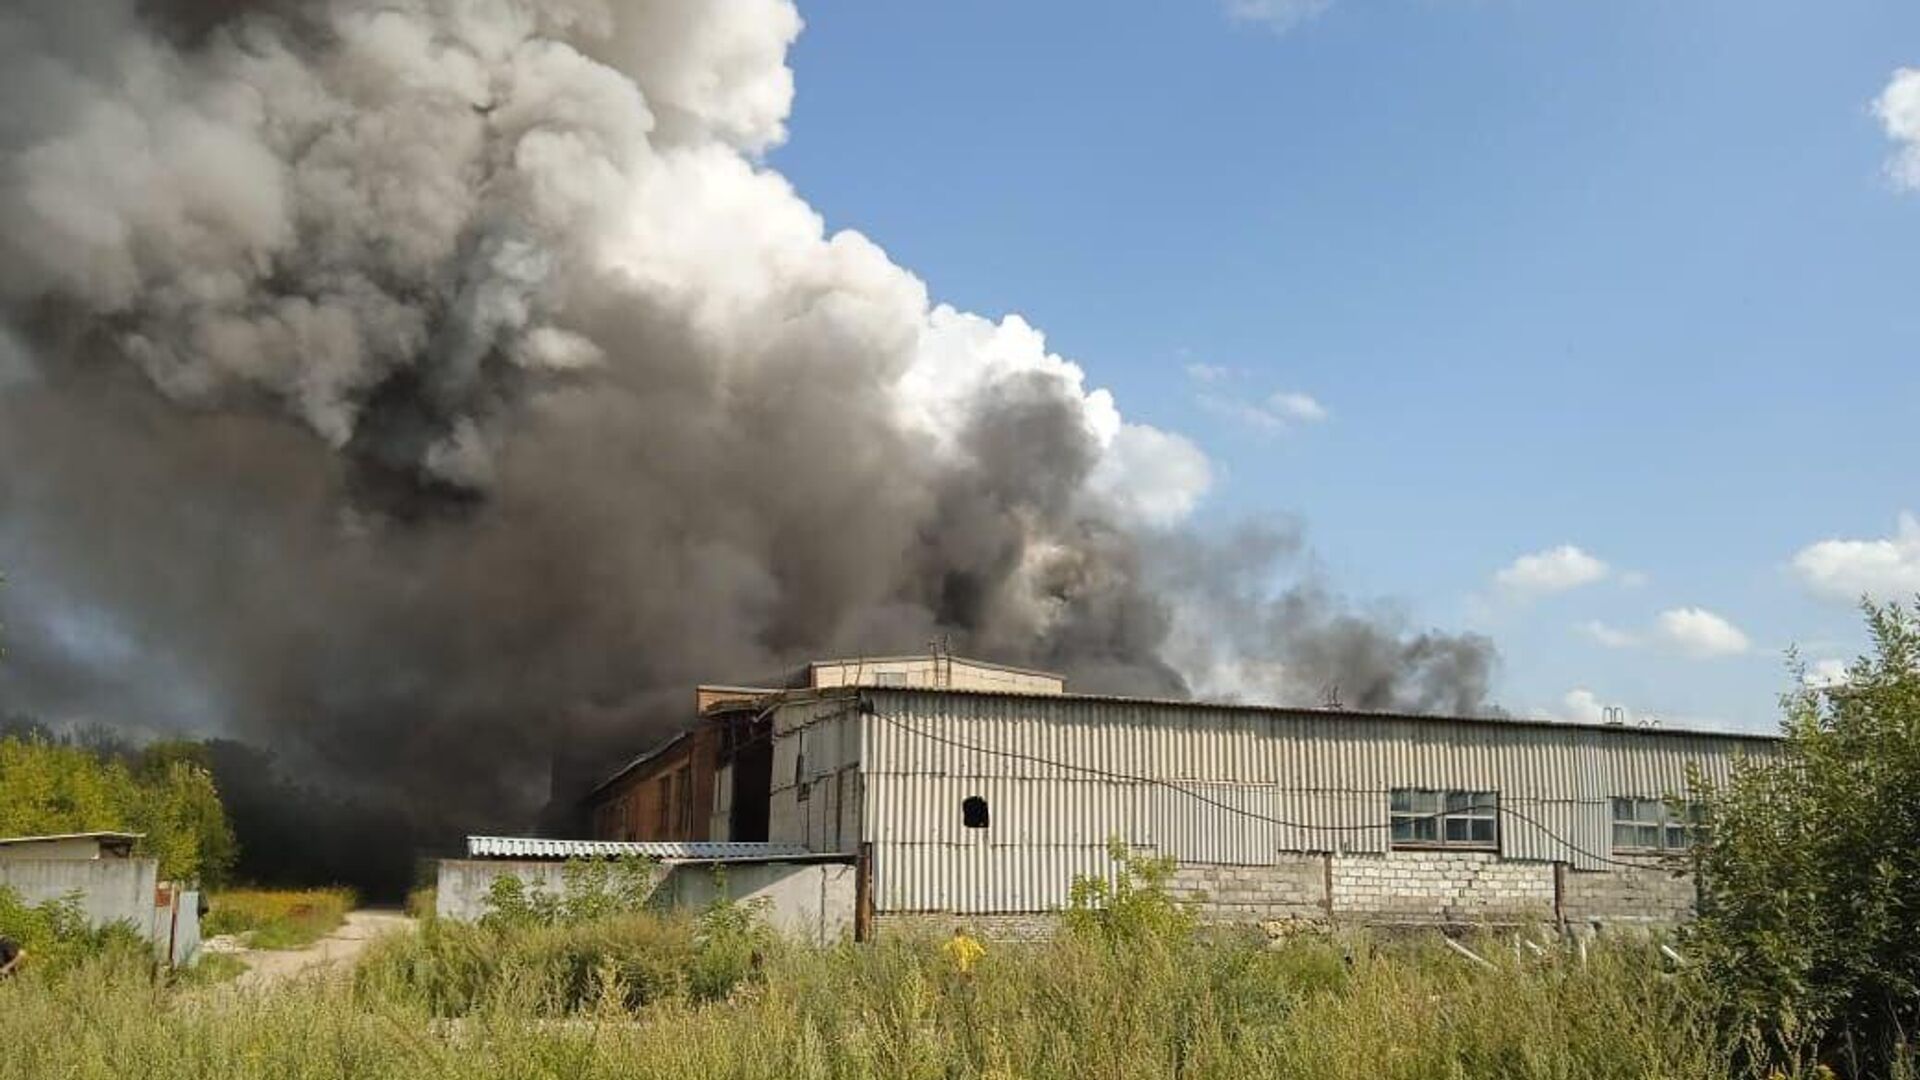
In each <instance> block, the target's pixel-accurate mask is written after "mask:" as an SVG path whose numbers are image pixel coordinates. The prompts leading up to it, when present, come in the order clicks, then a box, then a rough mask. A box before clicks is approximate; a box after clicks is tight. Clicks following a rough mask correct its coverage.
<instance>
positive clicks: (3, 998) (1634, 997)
mask: <svg viewBox="0 0 1920 1080" xmlns="http://www.w3.org/2000/svg"><path fill="white" fill-rule="evenodd" d="M705 940H706V939H703V938H702V927H701V926H700V925H699V924H697V923H694V922H690V921H687V920H672V919H667V920H662V919H655V918H652V917H650V916H644V915H641V916H628V917H623V918H621V919H618V920H612V921H610V922H607V923H601V924H592V925H589V926H581V927H567V928H541V929H531V930H513V931H501V932H493V931H481V930H478V929H476V928H467V927H455V926H452V925H448V924H436V925H433V926H430V927H428V928H426V929H425V930H424V931H423V933H422V934H421V936H420V937H419V938H418V939H417V940H412V941H408V940H394V941H390V942H387V943H383V944H382V945H380V946H379V947H378V948H376V949H375V950H374V951H373V952H372V953H371V954H370V955H369V956H367V957H366V959H365V961H364V962H363V964H362V966H361V967H360V969H359V970H358V971H357V972H356V973H355V975H354V977H353V978H351V979H344V980H343V979H335V980H325V979H315V980H309V981H304V982H298V983H294V984H291V985H287V986H284V987H281V988H277V989H271V990H265V991H260V992H251V993H249V994H247V995H231V994H229V995H219V994H213V993H207V992H200V993H193V992H187V993H182V992H180V991H169V990H166V989H163V988H159V987H156V986H155V985H154V983H153V982H152V980H151V979H150V977H149V976H148V974H147V973H146V972H145V971H142V970H139V969H137V968H135V967H132V966H129V965H126V964H124V963H117V962H114V961H104V962H100V963H98V964H96V965H94V966H92V967H90V968H87V969H85V970H82V971H80V972H78V973H76V974H74V975H71V976H69V977H65V978H52V977H47V978H41V977H34V978H29V979H23V980H17V981H15V982H14V983H13V984H12V985H0V1046H4V1047H6V1048H7V1049H6V1051H5V1052H4V1053H0V1080H14V1078H20V1080H26V1078H33V1080H39V1078H41V1077H52V1076H59V1077H74V1078H92V1077H122V1076H126V1077H131V1076H141V1077H180V1078H183V1080H184V1078H187V1077H193V1078H195V1080H200V1078H205V1077H235V1078H240V1080H251V1078H259V1080H269V1078H271V1080H282V1078H285V1077H301V1078H304V1080H333V1078H342V1080H344V1078H347V1077H356V1078H359V1077H367V1078H382V1077H417V1076H433V1077H445V1078H450V1080H466V1078H478V1077H563V1076H564V1077H609V1078H610V1077H654V1076H659V1077H676V1078H698V1077H735V1078H751V1077H793V1076H799V1077H820V1078H827V1077H834V1078H845V1077H928V1078H932V1077H951V1076H964V1077H1033V1078H1051V1077H1088V1076H1096V1077H1112V1078H1133V1077H1140V1078H1146V1077H1156V1078H1157V1077H1221V1078H1239V1077H1248V1078H1251V1077H1314V1078H1324V1080H1340V1078H1347V1077H1352V1078H1362V1077H1364V1078H1369V1080H1371V1078H1388V1080H1394V1078H1405V1080H1415V1078H1419V1080H1427V1078H1431V1077H1483V1076H1485V1077H1503V1078H1515V1080H1528V1078H1542V1080H1546V1078H1555V1080H1559V1078H1573V1077H1598V1078H1614V1077H1618V1078H1622V1080H1625V1078H1629V1077H1631V1078H1635V1080H1644V1078H1652V1077H1669V1078H1676V1080H1683V1078H1702V1080H1704V1078H1707V1077H1726V1076H1729V1075H1732V1068H1733V1067H1732V1065H1731V1064H1730V1062H1731V1058H1730V1056H1729V1054H1728V1052H1727V1048H1726V1046H1725V1044H1724V1042H1723V1041H1722V1040H1720V1039H1719V1038H1717V1037H1716V1036H1715V1035H1714V1033H1713V1031H1712V1030H1711V1028H1710V1026H1709V1025H1708V1020H1707V1017H1706V1014H1705V1012H1704V1010H1702V1009H1700V1008H1699V1007H1698V1006H1697V1004H1696V1000H1697V999H1696V998H1694V997H1693V996H1692V991H1690V989H1689V988H1688V987H1687V986H1686V984H1685V983H1684V981H1683V980H1679V979H1676V978H1673V977H1671V976H1667V975H1664V974H1663V973H1662V970H1661V969H1662V963H1661V961H1660V958H1659V957H1658V956H1657V954H1655V953H1653V952H1652V951H1650V950H1649V949H1647V948H1645V947H1642V946H1639V945H1634V944H1631V943H1618V944H1614V945H1610V946H1608V947H1605V948H1597V949H1594V950H1592V951H1591V953H1590V956H1589V959H1588V962H1587V963H1586V964H1585V965H1584V966H1583V965H1582V964H1581V963H1580V962H1579V961H1578V959H1577V958H1575V957H1573V956H1572V955H1568V954H1557V955H1554V956H1551V957H1547V958H1540V957H1534V956H1533V955H1532V954H1530V953H1529V954H1527V955H1526V956H1525V957H1523V958H1515V957H1514V956H1513V955H1512V953H1511V951H1510V950H1497V949H1488V950H1483V951H1484V952H1485V953H1486V954H1487V955H1488V956H1489V957H1490V958H1492V959H1493V960H1494V962H1495V964H1496V966H1495V967H1494V968H1493V969H1491V970H1488V969H1482V968H1479V967H1477V966H1474V965H1472V964H1470V963H1468V962H1466V961H1464V960H1462V959H1461V958H1460V957H1458V956H1455V955H1453V954H1452V953H1449V952H1447V951H1445V950H1444V949H1442V948H1440V947H1438V946H1437V944H1436V943H1434V942H1431V941H1424V942H1421V941H1415V942H1405V943H1383V942H1376V941H1373V940H1372V939H1369V938H1366V937H1364V936H1350V937H1339V938H1335V937H1310V938H1302V939H1299V940H1295V941H1292V942H1289V943H1287V944H1285V945H1283V946H1280V947H1277V948H1269V947H1266V946H1265V945H1264V943H1262V942H1258V941H1255V940H1251V939H1248V938H1245V937H1240V936H1235V935H1226V936H1214V937H1208V938H1204V939H1194V940H1191V941H1177V942H1169V941H1145V942H1118V943H1116V942H1112V941H1105V940H1089V939H1087V938H1085V937H1079V936H1073V935H1062V936H1061V937H1060V938H1058V939H1057V940H1055V941H1052V942H1049V943H1045V944H1039V945H1032V946H1013V945H991V946H989V949H988V952H987V955H986V957H985V958H984V959H982V960H981V962H980V963H979V964H978V965H976V966H975V967H974V969H973V970H972V972H971V973H970V974H968V975H966V976H962V975H960V974H959V973H957V972H956V971H955V970H953V968H952V965H951V964H950V963H949V962H948V961H947V960H946V958H945V957H944V956H943V955H942V953H941V951H940V949H939V947H938V942H937V941H933V940H921V939H908V938H890V939H883V940H882V941H880V942H878V943H875V944H873V945H863V946H853V945H846V946H841V947H837V948H828V949H815V948H801V947H779V948H773V949H771V950H770V951H767V952H765V953H761V954H759V961H760V962H759V963H758V964H755V963H753V962H752V960H751V958H749V960H748V962H746V963H745V964H744V965H743V966H742V965H736V966H734V967H733V968H731V969H729V970H730V971H731V972H732V974H733V976H734V977H733V978H732V979H731V981H716V982H710V983H707V984H705V985H704V986H702V985H700V984H699V983H697V981H696V979H695V972H696V971H697V970H698V965H699V961H700V956H701V952H702V949H703V947H705V948H712V946H706V945H703V942H704V941H705Z"/></svg>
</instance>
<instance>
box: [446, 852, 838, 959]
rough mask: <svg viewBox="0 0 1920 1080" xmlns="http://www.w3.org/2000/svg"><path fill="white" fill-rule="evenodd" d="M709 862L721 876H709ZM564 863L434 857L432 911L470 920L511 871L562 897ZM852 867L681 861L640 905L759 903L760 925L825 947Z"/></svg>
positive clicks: (833, 934) (834, 934) (693, 907)
mask: <svg viewBox="0 0 1920 1080" xmlns="http://www.w3.org/2000/svg"><path fill="white" fill-rule="evenodd" d="M716 865H722V866H723V867H724V869H723V870H722V873H721V874H720V875H719V876H718V877H716V874H715V869H716ZM565 866H566V864H565V863H564V862H560V861H557V860H531V859H529V860H517V859H442V860H441V861H440V875H439V881H438V884H437V886H436V890H435V908H434V911H435V914H437V915H438V916H439V917H440V918H443V919H453V920H456V921H460V922H474V921H477V920H479V919H480V918H481V917H482V916H483V915H485V914H486V913H487V894H488V891H489V890H491V889H492V888H493V883H494V882H495V881H497V880H499V879H500V878H503V877H507V876H513V877H517V878H519V879H520V881H521V882H522V883H523V884H525V885H526V886H527V887H528V889H529V890H531V889H536V888H537V889H539V890H541V891H543V892H547V893H551V894H553V895H556V896H561V895H565V893H566V879H565V874H564V870H565ZM854 878H855V875H854V868H853V867H852V866H851V865H849V864H846V863H813V862H806V863H783V862H764V863H760V862H732V863H726V864H708V863H685V864H681V865H677V866H671V867H662V868H661V870H660V878H659V880H658V882H657V883H656V885H655V888H654V891H653V894H652V896H651V897H649V899H648V906H649V907H651V908H655V909H661V910H682V911H699V910H701V909H703V908H705V907H707V906H708V905H709V904H711V903H713V901H714V900H715V899H716V898H718V897H719V896H721V895H722V892H723V890H724V894H725V895H726V896H728V897H730V898H732V899H734V900H737V901H740V902H743V903H760V902H764V904H765V913H764V914H765V918H766V920H767V923H768V925H770V926H772V927H773V928H774V929H775V930H777V931H779V932H780V933H782V934H786V935H789V936H792V937H795V938H798V939H800V940H805V941H811V942H815V943H818V944H831V943H833V942H836V941H839V940H840V939H841V938H842V937H845V936H850V935H851V934H852V933H853V916H854Z"/></svg>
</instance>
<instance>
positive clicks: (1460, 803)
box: [1447, 791, 1473, 812]
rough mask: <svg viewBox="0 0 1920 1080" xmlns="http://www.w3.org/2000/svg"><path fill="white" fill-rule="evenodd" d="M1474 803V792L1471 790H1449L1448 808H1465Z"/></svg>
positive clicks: (1452, 809)
mask: <svg viewBox="0 0 1920 1080" xmlns="http://www.w3.org/2000/svg"><path fill="white" fill-rule="evenodd" d="M1472 805H1473V793H1472V792H1470V791H1449V792H1447V810H1448V811H1450V812H1451V811H1454V810H1465V809H1466V808H1468V807H1469V806H1472Z"/></svg>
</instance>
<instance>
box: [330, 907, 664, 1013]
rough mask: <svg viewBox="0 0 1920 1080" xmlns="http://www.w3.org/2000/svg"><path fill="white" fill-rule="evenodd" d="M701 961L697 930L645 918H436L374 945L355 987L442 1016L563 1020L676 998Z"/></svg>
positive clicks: (357, 977) (383, 998)
mask: <svg viewBox="0 0 1920 1080" xmlns="http://www.w3.org/2000/svg"><path fill="white" fill-rule="evenodd" d="M695 955H696V945H695V942H694V928H693V926H692V924H691V923H689V922H688V921H686V920H666V919H660V918H656V917H654V916H651V915H645V914H637V915H636V914H629V915H624V916H616V917H612V918H607V919H601V920H597V921H594V922H588V923H575V924H546V925H537V924H536V925H524V924H522V925H509V924H505V923H501V922H494V923H491V924H486V925H469V924H466V923H459V922H452V921H449V920H445V919H434V920H430V921H428V922H426V923H423V924H422V925H421V927H420V930H419V932H418V933H417V934H413V935H411V936H399V935H396V936H395V937H393V938H391V939H388V940H384V941H380V942H377V943H375V944H374V945H373V946H372V947H371V948H369V950H368V952H367V955H366V957H365V958H364V959H363V960H362V962H361V964H360V967H359V968H358V970H357V972H356V974H355V986H356V988H357V990H358V991H359V992H360V993H361V994H362V995H364V996H366V997H368V998H369V999H370V1000H385V1001H401V1002H409V1003H415V1004H418V1005H421V1006H424V1007H425V1008H426V1009H427V1010H429V1011H430V1012H432V1013H433V1014H434V1015H436V1016H465V1015H468V1014H471V1013H475V1012H480V1011H484V1010H487V1009H490V1008H500V1007H510V1008H516V1009H521V1010H525V1011H528V1012H530V1013H532V1014H534V1015H540V1016H563V1015H567V1014H570V1013H574V1012H578V1011H583V1010H591V1009H595V1008H599V1007H602V1006H606V1005H612V1006H615V1007H618V1008H624V1009H638V1008H641V1007H643V1006H645V1005H648V1004H650V1003H652V1002H655V1001H659V1000H662V999H665V998H670V997H673V996H676V995H678V994H680V993H682V992H683V991H684V989H685V987H686V985H687V981H688V980H687V973H688V972H689V971H690V970H691V969H692V967H693V964H694V960H695Z"/></svg>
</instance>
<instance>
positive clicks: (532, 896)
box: [480, 856, 659, 929]
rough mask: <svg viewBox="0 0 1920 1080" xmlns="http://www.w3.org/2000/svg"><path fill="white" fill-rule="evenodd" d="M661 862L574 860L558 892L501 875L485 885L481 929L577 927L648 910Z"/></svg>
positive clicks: (562, 876) (563, 870)
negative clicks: (644, 909)
mask: <svg viewBox="0 0 1920 1080" xmlns="http://www.w3.org/2000/svg"><path fill="white" fill-rule="evenodd" d="M657 865H658V864H657V863H655V862H654V860H652V859H646V858H642V857H639V856H633V857H629V858H623V859H571V860H569V861H568V862H567V863H566V865H565V866H562V867H561V868H560V891H559V892H557V893H556V892H551V891H549V890H547V889H545V888H542V887H541V886H539V885H538V884H535V885H529V884H527V883H526V882H524V881H522V880H520V878H519V877H518V876H517V875H514V874H502V875H501V876H499V877H497V878H494V879H493V884H491V885H489V886H488V887H487V895H486V899H485V900H484V901H483V904H484V907H485V912H486V913H485V914H484V915H482V916H481V917H480V922H481V923H482V924H483V925H486V926H490V927H494V928H496V929H511V928H516V927H520V928H524V927H533V926H578V925H580V924H582V923H589V922H597V921H599V920H603V919H610V918H613V917H615V916H617V915H622V914H626V913H629V912H634V911H639V910H640V909H642V908H644V907H646V904H647V900H648V898H649V897H651V896H652V895H653V890H654V886H655V885H657V884H658V883H659V877H658V874H657V873H656V867H657Z"/></svg>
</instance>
